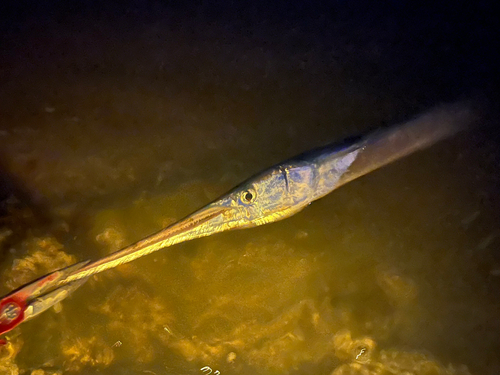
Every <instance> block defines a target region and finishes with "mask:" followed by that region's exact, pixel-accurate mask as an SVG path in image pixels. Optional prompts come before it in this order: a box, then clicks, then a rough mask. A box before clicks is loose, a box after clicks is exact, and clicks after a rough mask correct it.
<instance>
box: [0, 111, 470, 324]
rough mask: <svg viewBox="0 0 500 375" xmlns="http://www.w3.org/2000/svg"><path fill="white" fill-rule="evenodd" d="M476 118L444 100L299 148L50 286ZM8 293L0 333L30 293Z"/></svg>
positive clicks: (299, 201) (241, 224)
mask: <svg viewBox="0 0 500 375" xmlns="http://www.w3.org/2000/svg"><path fill="white" fill-rule="evenodd" d="M477 120H478V116H477V115H476V113H475V112H474V111H473V110H472V108H471V106H470V105H469V103H455V104H452V105H444V106H441V107H438V108H436V109H434V110H432V111H430V112H428V113H426V114H423V115H421V116H419V117H417V118H415V119H413V120H411V121H409V122H406V123H403V124H401V125H399V126H394V127H389V128H385V129H380V130H375V131H373V132H371V133H368V134H367V135H364V136H357V137H352V138H349V139H346V140H344V141H342V142H337V143H333V144H330V145H327V146H324V147H320V148H317V149H314V150H311V151H308V152H305V153H303V154H301V155H298V156H296V157H293V158H291V159H288V160H286V161H284V162H281V163H279V164H277V165H274V166H272V167H271V168H268V169H266V170H264V171H263V172H260V173H258V174H257V175H255V176H254V177H251V178H249V179H248V180H247V181H245V182H243V183H242V184H240V185H239V186H237V187H236V188H234V189H233V190H231V191H229V192H228V193H227V194H225V195H223V196H221V197H220V198H219V199H216V200H215V201H213V202H211V203H209V204H208V205H206V206H205V207H203V208H201V209H199V210H197V211H195V212H194V213H192V214H190V215H188V216H187V217H185V218H184V219H182V220H179V221H178V222H176V223H174V224H172V225H170V226H168V227H166V228H165V229H162V230H160V231H159V232H157V233H155V234H152V235H151V236H149V237H146V238H145V239H142V240H140V241H138V242H136V243H134V244H131V245H129V246H127V247H125V248H123V249H121V250H118V251H116V252H114V253H112V254H110V255H108V256H105V257H103V258H102V259H99V260H96V261H94V262H90V263H83V262H82V263H80V264H78V265H75V266H74V267H73V268H71V269H70V270H69V271H68V270H62V273H61V271H56V272H58V274H57V277H56V278H54V276H52V278H53V279H54V280H51V281H50V282H51V285H52V287H53V288H55V289H56V290H58V289H61V288H70V290H71V291H72V290H73V289H75V288H76V287H79V286H80V284H81V283H82V282H84V281H85V280H86V279H88V277H89V276H91V275H94V274H96V273H99V272H102V271H105V270H107V269H110V268H113V267H116V266H118V265H121V264H124V263H127V262H131V261H133V260H134V259H137V258H139V257H142V256H144V255H147V254H150V253H152V252H154V251H157V250H159V249H162V248H165V247H168V246H172V245H175V244H178V243H181V242H184V241H189V240H193V239H196V238H200V237H206V236H210V235H212V234H216V233H220V232H224V231H228V230H234V229H242V228H250V227H254V226H258V225H264V224H268V223H272V222H275V221H278V220H283V219H285V218H287V217H290V216H292V215H295V214H296V213H298V212H300V211H302V210H303V209H304V208H305V207H307V206H308V205H309V204H310V203H311V202H313V201H315V200H318V199H320V198H322V197H324V196H325V195H327V194H329V193H331V192H332V191H333V190H335V189H337V188H339V187H340V186H342V185H345V184H346V183H348V182H350V181H352V180H354V179H356V178H358V177H361V176H363V175H365V174H367V173H369V172H372V171H374V170H376V169H378V168H380V167H383V166H385V165H387V164H389V163H391V162H393V161H395V160H398V159H401V158H403V157H405V156H407V155H409V154H412V153H413V152H416V151H419V150H422V149H425V148H427V147H430V146H432V145H433V144H435V143H436V142H438V141H440V140H443V139H445V138H448V137H450V136H452V135H454V134H455V133H457V132H458V131H460V130H463V129H465V128H468V127H469V126H470V125H472V124H473V123H475V122H477ZM50 276H51V275H48V276H47V277H50ZM40 280H41V281H42V282H44V283H45V278H41V279H39V281H37V282H40ZM35 283H36V282H35ZM44 285H45V284H44ZM44 288H46V286H44ZM21 290H22V289H21ZM24 290H26V286H25V289H24ZM17 293H19V292H17ZM67 294H68V293H59V294H58V295H61V297H60V298H59V299H55V298H53V295H52V298H47V301H46V303H45V304H44V303H43V302H44V300H43V296H40V295H39V293H38V294H37V296H36V301H37V303H38V305H37V306H38V309H37V313H40V312H42V311H44V310H46V309H47V308H49V307H50V306H51V305H53V304H54V303H55V302H58V301H59V300H61V299H62V298H65V297H66V295H67ZM12 296H14V297H16V292H13V293H11V294H9V295H8V296H6V297H4V298H3V299H2V300H1V301H0V333H3V332H6V331H7V330H10V329H12V328H13V327H14V326H16V325H18V324H19V323H20V322H21V321H22V319H20V318H19V317H20V316H21V315H22V314H23V312H24V311H26V309H27V307H26V306H28V307H29V305H30V303H29V302H30V301H29V299H30V298H31V297H32V296H30V295H29V293H28V294H27V293H26V292H24V294H23V295H21V296H19V295H18V296H17V297H16V298H17V299H16V298H12ZM13 322H14V323H13Z"/></svg>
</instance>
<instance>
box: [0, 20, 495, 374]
mask: <svg viewBox="0 0 500 375" xmlns="http://www.w3.org/2000/svg"><path fill="white" fill-rule="evenodd" d="M125 21H126V19H124V20H121V21H117V22H116V23H115V24H109V23H107V22H105V21H102V20H97V21H95V23H93V24H88V23H86V22H85V21H84V20H80V21H78V20H76V21H74V22H73V23H71V24H70V25H68V24H65V25H58V24H55V23H51V22H49V23H39V22H34V23H32V24H31V26H26V28H25V29H24V30H23V31H21V32H19V33H18V34H15V35H13V36H11V37H10V38H8V39H7V41H8V43H6V48H5V49H4V53H3V56H2V64H3V65H2V67H1V70H0V72H1V80H2V86H1V91H0V113H1V116H0V142H1V145H2V146H1V147H2V148H1V155H0V156H1V159H0V161H1V163H2V169H3V171H2V172H3V177H2V178H3V179H4V180H5V181H9V183H10V187H8V188H5V190H8V191H12V192H13V196H15V197H16V198H17V201H15V200H14V199H10V200H7V201H4V202H3V206H2V207H3V208H5V210H6V211H7V213H5V214H4V215H3V217H2V222H1V227H0V228H1V231H0V245H1V246H2V263H1V271H2V276H1V281H2V289H1V292H2V294H3V293H4V292H5V293H7V292H8V291H9V290H11V289H12V288H14V287H16V286H19V285H21V284H23V283H25V282H27V281H29V280H31V279H33V278H34V277H36V276H39V275H42V274H44V273H46V272H48V271H50V270H53V269H56V268H60V267H62V266H64V265H66V264H71V263H73V262H75V261H77V260H83V259H88V258H93V259H95V258H97V257H99V256H102V255H104V254H107V253H109V252H111V251H114V250H117V249H118V248H120V247H122V246H124V245H126V244H128V243H131V242H133V241H135V240H138V239H140V238H142V237H144V236H146V235H148V234H150V233H152V232H155V231H156V230H158V229H160V228H162V227H163V226H165V225H167V224H170V223H171V222H173V221H174V220H176V219H179V218H181V217H183V216H185V215H186V214H189V213H190V212H192V211H193V210H195V209H197V208H199V207H201V206H203V205H204V204H206V203H208V202H209V201H211V200H212V199H214V198H216V197H217V196H218V195H220V194H222V193H224V192H226V191H227V190H228V189H230V188H232V187H233V186H235V185H236V184H238V183H239V182H241V180H243V179H245V178H246V177H249V176H250V175H252V174H253V173H255V172H257V171H259V170H261V169H264V168H266V167H268V166H270V165H272V164H273V163H275V162H278V161H280V160H283V159H286V158H287V157H290V156H293V155H295V154H298V153H300V152H302V151H305V150H307V149H309V148H312V147H316V146H319V145H323V144H325V143H327V142H329V141H333V140H336V139H340V138H343V137H345V136H346V135H349V134H356V133H359V132H362V131H364V130H367V129H371V128H373V127H376V126H378V125H379V124H381V123H391V122H397V121H399V120H402V119H405V118H408V117H409V116H412V115H414V114H416V113H418V112H420V111H423V110H424V109H426V108H427V107H428V103H427V102H426V100H423V99H422V97H421V91H419V90H420V89H419V88H415V91H414V92H412V91H407V88H406V87H404V86H402V87H397V86H396V85H394V86H390V85H389V87H385V89H384V86H383V85H379V86H371V84H372V83H373V82H377V79H375V78H374V80H373V81H371V80H366V81H363V80H356V77H357V76H356V74H355V73H353V72H351V71H349V68H348V66H349V63H352V61H349V60H350V59H353V57H352V56H355V57H356V58H357V59H359V60H360V61H363V60H366V61H375V62H378V63H380V59H381V57H380V55H383V47H380V46H376V45H375V46H369V45H368V46H367V45H362V46H359V45H357V44H356V43H354V42H353V43H351V44H349V43H347V42H345V41H340V39H339V50H340V52H339V53H340V57H338V56H336V57H334V55H335V54H334V53H333V52H332V51H330V52H331V53H330V54H329V53H327V52H325V48H324V47H323V46H322V45H321V43H320V42H317V44H315V42H314V41H311V40H309V41H308V43H309V44H307V45H306V46H303V45H301V44H300V43H299V42H300V41H301V40H302V39H301V38H305V37H303V36H301V34H300V33H299V35H298V36H297V33H298V32H297V31H296V30H294V29H286V30H285V31H283V33H282V34H280V35H278V36H274V37H269V38H267V39H266V41H267V42H266V43H263V42H262V38H263V37H262V36H259V35H255V34H254V35H251V36H248V35H246V34H245V33H229V32H227V30H225V29H224V27H222V26H219V25H213V24H212V25H211V24H206V25H196V24H195V22H193V23H188V24H187V26H184V27H179V25H170V26H171V27H167V26H165V25H162V24H161V23H155V22H152V21H149V22H144V24H141V22H137V24H134V25H133V26H130V27H127V25H128V24H127V23H126V22H125ZM266 35H267V36H269V35H270V34H266ZM380 48H382V50H380ZM345 51H351V52H350V54H349V56H350V57H349V60H348V59H346V60H343V59H342V56H346V55H342V53H344V54H345ZM346 61H347V62H346ZM360 64H361V63H360ZM381 64H382V63H381ZM361 66H363V65H362V64H361ZM403 94H405V95H403ZM497 160H498V153H497V149H496V144H495V143H494V141H493V140H491V139H489V138H488V134H486V133H485V131H482V130H481V131H479V134H478V133H471V132H469V133H466V134H462V135H459V136H457V137H455V138H454V139H452V140H448V141H445V142H443V143H441V144H439V145H437V146H435V147H433V148H432V149H429V150H426V151H424V152H421V153H418V154H416V155H413V156H411V157H408V158H407V159H405V160H402V161H399V162H397V163H395V164H393V165H390V166H388V167H386V168H384V169H382V170H380V171H377V172H374V173H373V174H371V175H369V176H365V177H364V178H362V179H360V180H358V181H355V182H352V183H350V184H349V185H347V186H345V187H343V188H341V189H340V190H338V191H336V192H334V193H333V194H331V195H329V196H327V197H325V198H323V199H321V200H319V201H317V202H315V203H314V204H313V205H311V206H310V207H308V208H307V209H305V210H304V211H303V212H301V213H299V214H298V215H296V216H294V217H292V218H290V219H287V220H285V221H283V222H279V223H275V224H272V225H266V226H263V227H259V228H255V229H248V230H243V231H237V232H231V233H223V234H220V235H216V236H213V237H209V238H205V239H199V240H195V241H192V242H189V243H185V244H181V245H177V246H175V247H173V248H170V249H166V250H163V251H160V252H158V253H155V254H153V255H150V256H147V257H145V258H143V259H140V260H138V261H135V262H133V263H131V264H128V265H124V266H121V267H119V268H117V269H116V270H112V271H109V272H105V273H103V274H100V275H98V276H96V277H95V278H94V279H92V280H90V281H89V282H88V283H87V284H86V285H84V286H83V287H82V288H81V289H80V290H78V291H77V292H75V294H74V295H73V296H72V297H71V298H68V300H66V301H64V302H63V303H62V304H61V306H57V308H55V309H52V310H50V311H49V312H46V313H44V314H43V315H41V316H40V317H38V318H36V319H34V320H33V321H30V322H27V323H25V324H23V325H21V326H20V327H19V328H17V329H15V330H14V331H12V332H10V333H9V334H8V335H7V338H8V340H9V343H8V344H7V346H5V347H3V348H2V349H1V359H0V372H1V373H6V374H17V373H21V374H30V373H31V374H34V375H41V374H60V373H66V372H69V373H81V374H86V373H95V372H96V371H99V372H100V373H102V374H158V375H159V374H187V373H192V374H203V371H202V370H201V369H202V368H204V367H207V366H208V367H209V368H210V369H211V370H212V371H213V372H212V373H215V372H216V371H219V372H220V373H221V374H222V375H232V374H286V373H291V374H312V373H314V374H336V375H338V374H410V373H411V374H469V371H470V373H473V374H495V373H497V372H498V371H499V370H500V361H499V359H498V350H499V349H500V337H499V332H500V331H499V328H500V327H499V326H500V321H499V319H498V317H499V316H500V302H499V299H498V297H499V296H500V295H499V287H500V258H499V257H498V246H499V245H500V242H499V236H500V232H499V230H498V228H499V217H498V208H499V203H498V200H497V197H498V188H499V186H500V183H499V181H498V177H497V176H498V167H497V164H496V161H497ZM467 368H468V369H469V370H467ZM205 371H206V372H208V371H209V370H208V369H207V368H206V369H205Z"/></svg>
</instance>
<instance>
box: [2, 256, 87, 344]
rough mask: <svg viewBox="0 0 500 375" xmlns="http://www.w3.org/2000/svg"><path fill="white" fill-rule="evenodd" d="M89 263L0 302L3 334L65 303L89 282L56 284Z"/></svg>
mask: <svg viewBox="0 0 500 375" xmlns="http://www.w3.org/2000/svg"><path fill="white" fill-rule="evenodd" d="M87 263H88V262H80V263H77V264H74V265H72V266H70V267H67V268H63V269H60V270H58V271H55V272H52V273H50V274H48V275H46V276H43V277H41V278H39V279H37V280H35V281H32V282H30V283H29V284H26V285H23V286H22V287H20V288H18V289H17V290H15V291H13V292H11V293H9V294H8V295H6V296H5V297H3V298H2V299H1V300H0V334H3V333H5V332H8V331H10V330H12V329H13V328H15V327H17V326H18V325H19V324H21V323H22V322H25V321H26V320H29V319H31V318H33V317H35V316H37V315H38V314H41V313H42V312H44V311H45V310H47V309H49V308H50V307H52V306H54V305H55V304H56V303H58V302H60V301H62V300H63V299H65V298H66V297H67V296H69V295H70V294H71V293H73V292H74V291H75V290H76V289H78V288H79V287H80V286H81V285H83V284H84V283H85V281H87V278H83V279H80V280H78V281H74V282H72V283H69V284H65V285H63V286H60V287H58V286H57V283H58V282H59V281H60V280H61V279H63V278H64V277H66V276H67V275H70V274H71V273H72V272H74V271H75V270H77V269H79V268H80V267H82V266H83V265H85V264H87Z"/></svg>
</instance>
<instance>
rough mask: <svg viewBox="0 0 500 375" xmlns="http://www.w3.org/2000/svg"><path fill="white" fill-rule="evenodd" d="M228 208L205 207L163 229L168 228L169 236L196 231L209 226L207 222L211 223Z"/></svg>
mask: <svg viewBox="0 0 500 375" xmlns="http://www.w3.org/2000/svg"><path fill="white" fill-rule="evenodd" d="M229 210H231V208H228V207H221V206H216V207H213V206H212V207H205V208H202V209H201V210H199V211H197V212H195V213H194V214H191V215H189V216H188V217H186V218H184V219H182V220H180V221H178V222H177V223H174V224H172V225H171V226H170V227H169V228H166V229H165V230H168V236H169V237H172V236H177V235H181V234H183V233H185V234H187V233H190V232H193V231H194V232H198V231H199V230H200V229H202V228H207V227H209V226H207V224H209V223H211V222H212V221H213V220H214V219H216V218H217V217H219V216H221V215H224V214H225V213H226V212H228V211H229ZM223 223H224V221H222V224H223ZM165 234H167V233H165Z"/></svg>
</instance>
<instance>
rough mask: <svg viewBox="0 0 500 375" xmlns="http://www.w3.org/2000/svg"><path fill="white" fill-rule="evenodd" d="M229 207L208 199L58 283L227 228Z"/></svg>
mask: <svg viewBox="0 0 500 375" xmlns="http://www.w3.org/2000/svg"><path fill="white" fill-rule="evenodd" d="M232 209H233V208H231V207H226V206H223V205H219V204H217V203H211V204H209V205H208V206H205V207H204V208H202V209H200V210H198V211H196V212H195V213H193V214H191V215H189V216H187V217H186V218H184V219H182V220H179V221H178V222H176V223H174V224H172V225H170V226H169V227H167V228H165V229H163V230H161V231H159V232H157V233H155V234H153V235H151V236H149V237H147V238H145V239H143V240H141V241H139V242H136V243H134V244H132V245H130V246H127V247H126V248H124V249H122V250H119V251H117V252H114V253H112V254H110V255H108V256H106V257H104V258H101V259H99V260H97V261H95V262H92V263H90V264H88V265H86V266H85V267H82V268H81V269H79V270H77V271H76V272H74V273H73V274H71V275H69V276H67V277H66V278H64V279H62V280H61V281H59V285H62V284H65V283H68V282H72V281H75V280H79V279H81V278H85V277H88V276H91V275H93V274H96V273H98V272H102V271H105V270H107V269H110V268H113V267H116V266H118V265H120V264H123V263H128V262H130V261H132V260H134V259H137V258H139V257H142V256H144V255H147V254H149V253H152V252H153V251H155V250H158V249H160V248H163V247H167V246H172V245H175V244H177V243H180V242H184V241H188V240H192V239H195V238H199V237H205V236H208V235H211V234H214V233H218V232H221V231H223V230H227V229H231V228H229V227H228V225H227V222H228V218H227V217H226V215H227V212H229V211H230V210H232ZM225 214H226V215H225ZM229 221H230V220H229Z"/></svg>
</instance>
